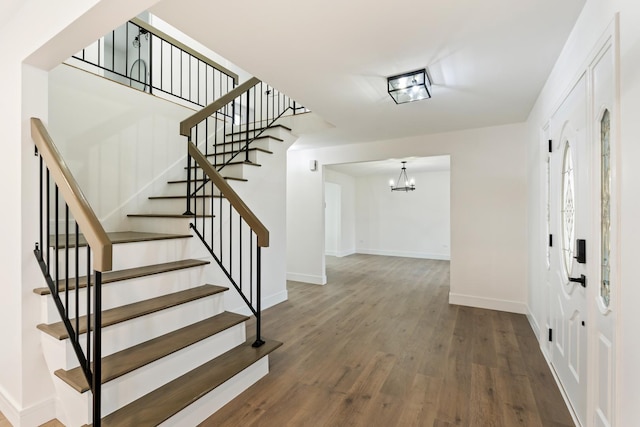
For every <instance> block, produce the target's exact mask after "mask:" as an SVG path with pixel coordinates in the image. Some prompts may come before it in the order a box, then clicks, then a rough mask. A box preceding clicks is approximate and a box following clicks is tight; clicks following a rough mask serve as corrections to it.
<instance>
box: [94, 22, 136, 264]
mask: <svg viewBox="0 0 640 427" xmlns="http://www.w3.org/2000/svg"><path fill="white" fill-rule="evenodd" d="M124 28H125V34H124V76H125V77H131V76H129V75H128V73H129V23H128V22H127V23H126V24H125V26H124ZM129 86H131V79H129ZM87 274H89V272H87Z"/></svg>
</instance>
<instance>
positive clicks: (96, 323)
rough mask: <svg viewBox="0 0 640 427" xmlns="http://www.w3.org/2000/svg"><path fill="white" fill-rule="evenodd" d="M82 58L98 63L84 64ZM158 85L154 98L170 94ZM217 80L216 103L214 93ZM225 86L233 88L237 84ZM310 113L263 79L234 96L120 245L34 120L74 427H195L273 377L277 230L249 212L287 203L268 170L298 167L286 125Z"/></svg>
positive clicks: (59, 376) (58, 364) (49, 310)
mask: <svg viewBox="0 0 640 427" xmlns="http://www.w3.org/2000/svg"><path fill="white" fill-rule="evenodd" d="M136 25H137V24H136ZM140 25H143V23H140ZM145 25H146V24H145ZM143 26H144V25H143ZM140 28H142V27H138V32H139V34H138V37H139V36H140V34H143V33H142V30H141V29H140ZM144 30H145V31H147V32H149V31H151V32H152V31H153V30H152V28H150V27H145V28H144ZM152 34H153V32H152ZM155 37H157V36H156V35H153V37H152V40H156V38H155ZM105 40H106V39H105ZM115 40H116V38H115V37H114V35H113V34H112V35H111V42H112V43H114V42H115ZM162 43H164V42H162ZM174 48H178V47H176V46H174ZM179 49H181V48H179ZM189 55H190V54H189ZM90 56H91V55H89V56H88V57H90ZM76 59H80V60H82V61H85V62H86V58H85V55H84V51H83V55H82V57H81V58H76ZM161 62H162V61H161ZM93 65H95V66H97V67H98V68H102V69H104V64H102V65H101V64H100V63H97V64H93ZM162 66H164V64H162ZM207 66H211V67H213V68H214V69H215V68H216V67H217V65H216V64H214V63H210V62H207ZM216 70H217V69H216ZM107 71H110V72H112V73H115V70H107ZM218 71H219V72H221V73H222V74H223V75H226V71H225V70H224V69H220V70H217V71H215V72H218ZM227 71H228V70H227ZM215 72H214V73H215ZM116 74H117V73H116ZM205 75H206V76H209V74H208V73H205ZM150 76H151V77H150V78H151V85H150V86H149V87H153V88H154V90H157V91H160V92H164V93H165V95H166V94H167V93H166V91H165V90H164V89H163V88H162V87H157V86H154V80H153V76H154V74H153V73H150ZM120 77H124V78H127V76H126V75H123V76H120ZM217 80H218V79H214V81H213V83H211V84H209V85H208V86H207V83H205V92H207V90H206V88H207V87H208V88H213V93H214V94H215V91H216V88H217V87H218V86H216V85H217V83H215V82H216V81H217ZM226 81H227V82H229V81H233V82H234V85H235V83H236V82H237V76H231V75H229V76H228V77H227V80H226ZM198 83H201V82H200V79H198ZM222 86H223V85H222V84H221V85H220V87H219V89H223V88H222ZM189 87H191V83H190V84H189ZM195 92H196V93H197V97H196V98H194V99H198V100H200V93H201V92H200V90H199V89H197V88H196V89H195ZM170 95H172V96H174V97H178V98H180V99H181V100H183V101H187V102H195V101H194V100H193V99H191V98H189V99H187V98H184V97H183V95H184V94H183V93H182V91H180V93H179V94H176V93H173V92H172V93H171V94H170ZM191 95H192V94H191ZM207 96H208V92H207ZM205 98H206V97H205ZM300 109H302V107H300V106H299V105H297V104H296V103H295V101H293V100H291V99H290V98H288V97H286V96H285V95H283V94H281V93H279V92H278V91H277V90H275V89H273V88H271V87H270V86H268V85H266V84H264V83H262V82H260V81H259V80H258V79H255V78H252V79H249V80H248V81H247V82H244V83H242V84H241V85H239V86H237V87H235V88H232V89H230V90H229V91H228V92H227V93H225V94H222V96H219V98H218V99H217V100H215V101H214V102H212V103H210V104H209V105H207V106H205V107H204V108H202V109H201V110H200V111H198V112H197V113H195V114H193V115H192V116H190V117H188V118H186V119H185V120H184V121H183V122H182V123H181V124H180V133H181V135H183V136H185V137H186V138H187V140H188V143H187V148H188V150H187V155H186V159H187V161H186V162H185V163H186V166H185V164H184V163H182V164H180V163H179V162H178V163H175V164H174V166H173V167H172V168H170V170H166V171H163V172H162V175H158V177H157V178H156V179H155V180H154V181H153V187H149V189H151V188H153V189H157V188H158V185H157V184H158V183H161V182H164V181H165V180H166V184H164V185H163V186H162V187H163V189H162V190H161V191H158V192H157V194H153V193H152V192H151V191H150V190H147V189H144V190H141V192H140V193H139V197H138V198H137V199H135V201H134V202H133V203H132V204H131V206H136V209H134V210H131V211H130V212H129V213H127V215H126V220H125V221H124V222H120V223H122V224H125V226H124V227H120V226H118V227H120V228H119V229H128V230H131V231H118V232H109V233H107V232H106V231H105V230H104V228H103V227H102V225H101V224H100V221H98V219H97V218H96V217H95V214H94V213H93V210H92V209H91V207H90V206H89V205H88V202H87V201H86V198H85V197H84V195H83V194H82V191H81V190H80V186H79V185H78V184H77V183H76V182H75V179H74V177H73V176H72V174H71V172H70V171H69V170H68V167H67V166H66V164H65V163H64V160H63V159H62V157H61V155H60V153H59V152H58V151H57V148H56V147H55V144H54V143H53V141H52V140H51V137H50V136H49V135H48V132H47V131H46V129H45V128H44V125H42V123H41V122H40V121H39V120H37V119H32V136H33V139H34V142H35V143H36V152H37V154H39V155H40V201H41V202H40V238H39V242H38V243H36V248H35V250H34V253H35V255H36V259H37V260H38V263H39V265H40V268H41V270H42V272H43V275H44V278H45V281H46V284H47V286H45V287H40V288H37V289H34V292H35V293H36V294H37V295H39V296H40V297H41V299H42V303H41V305H42V323H41V324H40V325H38V329H39V330H40V331H41V341H42V347H43V351H44V356H45V360H46V362H47V364H48V367H49V369H50V371H51V372H52V378H53V382H54V384H55V387H56V390H57V396H58V404H57V412H58V413H57V417H58V418H59V419H60V420H61V421H62V422H63V423H64V424H65V425H68V426H80V425H90V424H92V423H93V425H105V426H111V425H113V426H155V425H160V424H162V425H175V426H185V425H196V424H198V423H200V422H202V421H203V420H204V419H206V418H207V417H208V416H209V415H211V414H212V413H213V412H215V411H216V410H217V409H219V408H220V407H222V406H223V405H224V404H226V403H227V402H229V401H230V400H231V399H233V398H234V397H235V396H237V395H238V394H240V393H241V392H242V391H243V390H245V389H246V388H248V387H249V386H250V385H251V384H253V383H255V382H256V381H258V380H259V379H260V378H261V377H262V376H264V375H266V374H267V373H268V370H269V367H268V355H269V354H270V353H271V352H272V351H274V350H275V349H277V348H278V347H279V346H280V345H281V343H279V342H277V341H273V340H267V339H264V338H263V337H262V334H261V329H260V324H261V320H260V319H261V315H260V313H261V302H262V297H261V277H262V273H261V255H260V254H261V249H262V248H263V247H267V246H269V231H268V230H267V229H266V227H264V225H263V224H262V223H261V221H260V220H259V219H258V217H257V216H256V215H255V214H254V213H253V212H252V211H251V210H250V209H249V208H248V207H247V205H246V204H245V202H244V200H251V197H250V196H255V195H258V196H259V198H260V199H261V200H262V202H263V203H264V200H265V199H264V197H265V194H268V191H265V190H266V189H268V188H269V186H271V188H279V189H281V190H280V191H283V190H282V189H283V188H284V170H283V169H282V168H280V169H281V170H278V171H277V173H274V172H271V173H269V172H265V171H263V170H262V167H261V166H262V165H263V164H268V163H269V159H270V157H272V156H273V155H274V154H276V156H273V157H278V156H280V157H279V158H281V159H282V158H283V157H282V156H284V155H286V154H285V152H286V148H287V147H288V146H289V145H290V144H291V143H292V142H293V140H294V139H295V137H294V136H293V134H292V133H291V129H290V128H287V127H285V126H282V125H278V124H277V121H278V120H279V119H280V118H281V117H283V116H285V115H286V114H296V112H298V111H299V110H300ZM302 111H306V110H304V109H302ZM280 162H281V164H282V162H283V161H282V160H280ZM272 170H273V169H272ZM45 173H46V175H45ZM247 181H252V184H251V185H249V186H248V184H245V183H246V182H247ZM230 183H231V184H232V185H233V186H234V187H233V188H232V186H231V185H230ZM262 186H264V187H262ZM59 193H61V194H60V195H61V197H60V198H59ZM241 196H242V197H241ZM280 197H281V199H282V200H283V198H282V196H280ZM143 199H145V202H144V203H140V200H143ZM125 212H126V211H125ZM271 215H273V213H272V214H271ZM123 216H124V215H123ZM280 218H281V217H280ZM275 223H276V224H281V225H280V227H283V225H284V223H283V221H282V220H281V219H280V220H279V221H275ZM74 228H75V231H74ZM243 230H244V231H243ZM194 237H196V238H194ZM278 283H279V281H278ZM243 306H244V307H243ZM228 307H234V308H236V307H237V308H238V309H237V310H236V309H234V310H233V311H235V312H230V311H227V308H228ZM245 314H253V315H254V316H255V327H256V329H255V332H252V333H247V331H246V325H245V324H246V321H247V320H248V319H249V317H247V316H246V315H245Z"/></svg>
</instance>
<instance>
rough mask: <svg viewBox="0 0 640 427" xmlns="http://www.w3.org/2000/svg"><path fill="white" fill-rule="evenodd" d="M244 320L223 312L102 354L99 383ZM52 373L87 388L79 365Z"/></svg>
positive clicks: (237, 315)
mask: <svg viewBox="0 0 640 427" xmlns="http://www.w3.org/2000/svg"><path fill="white" fill-rule="evenodd" d="M247 319H248V317H247V316H243V315H240V314H236V313H231V312H228V311H225V312H222V313H220V314H218V315H216V316H213V317H209V318H207V319H205V320H202V321H200V322H197V323H194V324H192V325H188V326H185V327H183V328H181V329H177V330H175V331H172V332H169V333H167V334H165V335H162V336H159V337H157V338H154V339H152V340H149V341H146V342H143V343H141V344H138V345H136V346H134V347H130V348H127V349H125V350H122V351H119V352H117V353H114V354H111V355H109V356H106V357H103V358H102V384H104V383H106V382H109V381H111V380H113V379H116V378H118V377H120V376H122V375H125V374H127V373H129V372H132V371H134V370H136V369H138V368H140V367H142V366H145V365H147V364H149V363H152V362H155V361H156V360H159V359H161V358H163V357H165V356H168V355H169V354H172V353H175V352H177V351H180V350H182V349H184V348H187V347H189V346H190V345H192V344H195V343H197V342H199V341H202V340H204V339H206V338H209V337H211V336H213V335H215V334H217V333H218V332H221V331H224V330H225V329H229V328H231V327H232V326H235V325H238V324H240V323H242V322H244V321H246V320H247ZM55 374H56V376H58V378H60V379H62V380H63V381H64V382H66V383H67V384H69V385H70V386H71V387H73V388H74V389H75V390H76V391H78V392H80V393H84V392H86V391H88V390H89V389H90V387H89V384H88V383H87V380H86V378H85V376H84V373H83V371H82V369H81V368H80V367H77V368H74V369H71V370H69V371H65V370H64V369H58V370H57V371H56V372H55Z"/></svg>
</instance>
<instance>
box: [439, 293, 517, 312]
mask: <svg viewBox="0 0 640 427" xmlns="http://www.w3.org/2000/svg"><path fill="white" fill-rule="evenodd" d="M449 304H455V305H465V306H468V307H477V308H486V309H488V310H498V311H507V312H509V313H518V314H527V305H526V304H524V303H521V302H516V301H507V300H500V299H494V298H483V297H478V296H473V295H460V294H454V293H451V292H450V293H449Z"/></svg>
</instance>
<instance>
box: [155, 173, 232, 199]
mask: <svg viewBox="0 0 640 427" xmlns="http://www.w3.org/2000/svg"><path fill="white" fill-rule="evenodd" d="M185 179H186V178H185ZM191 179H194V178H193V177H191ZM198 179H199V180H201V179H202V175H200V174H199V175H198ZM201 185H202V181H197V182H196V181H191V192H192V193H193V192H194V191H195V190H196V189H197V188H200V186H201ZM203 191H204V194H206V195H207V196H209V195H211V194H212V192H211V182H207V183H206V184H204V187H203V188H202V189H200V190H199V192H198V194H202V192H203ZM162 194H164V195H165V196H184V195H185V194H187V183H186V182H181V183H178V184H169V185H167V187H166V190H165V192H164V193H162ZM219 194H220V191H219V190H218V189H217V188H216V187H215V186H214V189H213V195H215V196H217V195H219ZM184 204H185V207H186V202H184Z"/></svg>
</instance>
